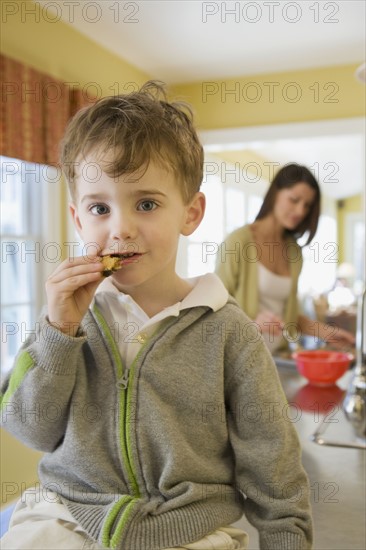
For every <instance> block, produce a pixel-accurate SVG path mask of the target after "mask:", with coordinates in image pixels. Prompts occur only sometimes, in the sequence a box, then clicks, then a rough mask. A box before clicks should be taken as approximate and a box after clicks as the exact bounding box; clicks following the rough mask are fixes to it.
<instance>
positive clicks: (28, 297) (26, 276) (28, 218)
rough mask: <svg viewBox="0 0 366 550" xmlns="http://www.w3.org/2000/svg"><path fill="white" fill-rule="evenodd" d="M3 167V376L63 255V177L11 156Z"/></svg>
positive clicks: (0, 159)
mask: <svg viewBox="0 0 366 550" xmlns="http://www.w3.org/2000/svg"><path fill="white" fill-rule="evenodd" d="M0 161H1V163H0V165H1V275H2V276H1V373H2V374H4V373H6V372H7V371H8V370H9V369H10V368H11V366H12V363H13V360H14V357H15V355H16V353H17V351H18V350H19V347H20V346H21V344H22V343H23V342H24V341H25V339H26V338H27V336H28V335H29V333H30V331H31V330H33V328H34V324H35V320H36V317H37V316H38V314H39V312H40V310H41V307H42V305H43V303H44V301H45V298H44V283H45V279H46V277H47V275H48V274H49V273H50V272H51V271H53V269H54V268H55V264H56V262H59V261H60V259H61V256H62V250H61V246H60V243H59V241H60V239H59V237H60V235H59V233H60V229H59V228H60V225H59V217H60V213H59V212H58V209H59V205H60V202H61V201H60V196H59V194H60V177H59V176H60V174H59V173H58V171H57V169H55V168H52V167H50V166H44V165H40V164H35V163H28V162H24V161H21V160H19V159H12V158H8V157H1V158H0Z"/></svg>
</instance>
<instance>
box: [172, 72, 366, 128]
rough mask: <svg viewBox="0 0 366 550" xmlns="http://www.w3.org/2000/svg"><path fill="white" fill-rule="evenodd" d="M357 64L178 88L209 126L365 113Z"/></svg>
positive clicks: (291, 120) (331, 117) (238, 125)
mask: <svg viewBox="0 0 366 550" xmlns="http://www.w3.org/2000/svg"><path fill="white" fill-rule="evenodd" d="M357 66H358V65H357V64H355V65H342V66H336V67H324V68H321V69H311V70H303V71H296V72H287V73H272V74H262V75H253V76H248V77H245V78H244V77H238V78H235V79H231V80H216V81H214V80H213V81H210V82H209V81H206V82H196V83H192V84H182V85H177V86H174V92H175V93H177V94H179V95H180V96H181V97H182V98H185V99H186V100H187V101H189V102H191V103H192V104H193V105H194V107H195V110H196V116H197V122H198V125H199V127H200V128H201V129H205V130H209V129H216V128H236V127H242V126H257V125H267V124H285V123H290V122H306V121H310V120H326V119H337V118H347V117H356V116H363V115H364V114H365V86H364V85H362V84H361V83H360V82H358V81H357V80H356V79H355V77H354V72H355V70H356V67H357Z"/></svg>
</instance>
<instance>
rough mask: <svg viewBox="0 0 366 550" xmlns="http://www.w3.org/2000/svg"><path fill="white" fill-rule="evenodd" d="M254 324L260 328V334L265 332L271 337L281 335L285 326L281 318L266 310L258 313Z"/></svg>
mask: <svg viewBox="0 0 366 550" xmlns="http://www.w3.org/2000/svg"><path fill="white" fill-rule="evenodd" d="M255 323H257V325H259V326H260V328H261V331H262V334H263V333H264V332H267V333H269V334H271V335H272V336H279V335H280V334H282V329H283V327H284V326H285V323H284V322H283V319H281V317H278V316H277V315H274V313H272V312H271V311H268V310H265V311H261V312H260V313H258V315H257V317H256V319H255Z"/></svg>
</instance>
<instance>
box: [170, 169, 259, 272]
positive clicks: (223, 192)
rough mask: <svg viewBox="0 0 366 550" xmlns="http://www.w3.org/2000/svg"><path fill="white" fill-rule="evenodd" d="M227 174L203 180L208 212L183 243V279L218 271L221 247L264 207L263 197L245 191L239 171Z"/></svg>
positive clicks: (180, 258)
mask: <svg viewBox="0 0 366 550" xmlns="http://www.w3.org/2000/svg"><path fill="white" fill-rule="evenodd" d="M209 164H212V162H211V163H209ZM222 164H224V163H222ZM225 170H226V172H225V174H224V177H221V175H220V173H216V172H215V173H214V174H212V173H206V174H205V176H204V179H203V183H202V187H201V190H202V192H203V193H204V194H205V195H206V212H205V216H204V218H203V220H202V222H201V224H200V226H199V227H198V228H197V229H196V231H195V232H194V233H193V234H192V235H190V236H189V237H188V238H187V239H182V240H181V241H180V246H179V251H178V260H177V272H178V273H179V275H180V276H181V277H197V276H199V275H202V274H204V273H208V272H213V271H215V266H216V256H217V252H218V248H219V245H220V244H221V243H222V241H223V240H224V239H225V237H226V236H227V235H228V234H229V233H231V232H232V231H234V230H235V229H237V228H238V227H241V226H242V225H244V224H245V223H248V222H249V221H253V220H254V217H255V215H256V214H257V212H258V210H259V207H260V205H261V203H262V198H261V196H259V195H256V194H253V192H252V191H251V192H249V191H248V190H247V189H246V188H245V182H244V184H243V181H241V180H240V178H239V176H238V171H235V169H232V170H231V172H230V165H225Z"/></svg>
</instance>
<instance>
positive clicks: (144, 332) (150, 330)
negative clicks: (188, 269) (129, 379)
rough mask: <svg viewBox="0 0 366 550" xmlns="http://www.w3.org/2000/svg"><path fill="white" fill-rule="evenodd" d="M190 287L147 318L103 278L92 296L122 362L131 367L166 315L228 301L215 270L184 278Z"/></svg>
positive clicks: (131, 300)
mask: <svg viewBox="0 0 366 550" xmlns="http://www.w3.org/2000/svg"><path fill="white" fill-rule="evenodd" d="M187 282H188V283H189V284H190V285H191V287H192V290H191V291H190V292H189V293H188V294H187V296H186V297H185V298H184V299H183V300H182V301H181V302H177V303H176V304H173V305H172V306H169V307H166V308H164V309H163V310H162V311H160V312H159V313H157V314H156V315H154V316H153V317H149V316H148V315H147V314H146V313H145V311H144V310H143V309H142V308H141V307H140V306H139V305H138V304H137V303H136V302H135V301H134V300H133V298H131V296H129V295H128V294H123V293H122V292H120V291H119V290H118V289H117V288H116V287H115V285H114V284H113V282H112V280H110V279H106V280H105V281H103V282H102V283H101V285H100V286H99V288H98V290H97V293H96V295H95V297H94V303H95V305H96V307H97V308H98V309H99V310H100V311H101V313H102V315H103V317H104V318H105V320H106V322H107V323H108V325H109V328H110V330H111V332H112V334H113V337H114V339H115V341H116V343H117V345H118V349H119V352H120V354H121V357H122V361H123V365H124V366H125V367H126V368H127V369H128V368H130V366H131V364H132V362H133V360H134V358H135V357H136V355H137V353H138V352H139V350H140V349H141V347H142V346H143V345H144V344H145V343H146V342H147V341H148V339H149V338H151V336H152V335H153V334H155V332H156V331H157V330H158V329H159V326H160V325H161V323H162V321H164V320H165V319H167V318H168V317H178V315H179V313H180V311H182V310H183V309H188V308H192V307H197V306H208V307H210V308H211V309H212V310H213V311H217V310H219V309H221V308H222V307H223V306H224V305H225V304H226V302H227V300H228V292H227V290H226V288H225V287H224V285H223V284H222V282H221V281H220V279H219V278H218V277H217V275H215V274H214V273H207V274H206V275H203V276H201V277H196V278H194V279H187Z"/></svg>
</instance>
